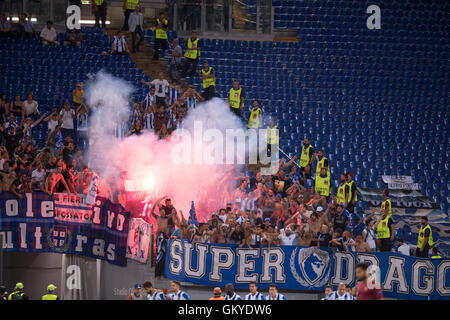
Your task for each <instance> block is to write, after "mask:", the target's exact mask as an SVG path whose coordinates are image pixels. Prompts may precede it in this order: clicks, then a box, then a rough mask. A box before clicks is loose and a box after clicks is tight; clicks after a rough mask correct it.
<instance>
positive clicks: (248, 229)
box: [239, 221, 254, 249]
mask: <svg viewBox="0 0 450 320" xmlns="http://www.w3.org/2000/svg"><path fill="white" fill-rule="evenodd" d="M242 228H243V230H244V239H242V242H241V244H240V245H239V248H242V247H243V246H245V245H247V246H248V247H249V248H250V249H251V248H252V247H251V246H250V242H251V241H252V233H253V231H254V230H253V228H252V226H251V224H250V222H248V221H245V222H244V223H243V226H242Z"/></svg>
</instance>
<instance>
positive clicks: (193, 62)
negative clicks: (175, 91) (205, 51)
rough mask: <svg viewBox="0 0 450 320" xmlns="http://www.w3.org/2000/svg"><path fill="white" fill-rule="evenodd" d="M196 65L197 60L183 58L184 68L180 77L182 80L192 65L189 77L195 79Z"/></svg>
mask: <svg viewBox="0 0 450 320" xmlns="http://www.w3.org/2000/svg"><path fill="white" fill-rule="evenodd" d="M197 64H198V58H197V59H189V58H185V60H184V68H183V72H182V73H181V77H182V78H184V77H186V74H187V71H188V69H189V66H191V65H192V70H191V74H190V77H195V73H196V72H197Z"/></svg>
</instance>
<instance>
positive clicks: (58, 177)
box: [45, 167, 71, 194]
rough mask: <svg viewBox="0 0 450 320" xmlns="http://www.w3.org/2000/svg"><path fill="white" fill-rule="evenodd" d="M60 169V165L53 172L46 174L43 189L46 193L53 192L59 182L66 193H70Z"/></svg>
mask: <svg viewBox="0 0 450 320" xmlns="http://www.w3.org/2000/svg"><path fill="white" fill-rule="evenodd" d="M61 171H62V167H57V168H56V170H55V172H51V173H50V174H49V175H48V177H47V180H46V182H45V191H46V192H47V193H48V194H53V192H54V191H55V187H56V185H57V184H58V183H59V182H61V183H62V184H63V186H64V188H65V189H66V192H67V194H71V192H70V188H69V185H68V184H67V182H66V179H64V176H63V175H62V173H61Z"/></svg>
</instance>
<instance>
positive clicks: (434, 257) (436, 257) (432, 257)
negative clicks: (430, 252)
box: [431, 256, 442, 259]
mask: <svg viewBox="0 0 450 320" xmlns="http://www.w3.org/2000/svg"><path fill="white" fill-rule="evenodd" d="M431 259H442V257H441V256H431Z"/></svg>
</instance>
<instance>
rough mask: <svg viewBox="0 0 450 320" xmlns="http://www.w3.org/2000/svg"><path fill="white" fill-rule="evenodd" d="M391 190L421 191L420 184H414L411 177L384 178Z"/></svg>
mask: <svg viewBox="0 0 450 320" xmlns="http://www.w3.org/2000/svg"><path fill="white" fill-rule="evenodd" d="M382 178H383V182H384V183H387V184H388V188H389V189H396V190H398V189H403V190H419V184H418V183H414V181H413V179H412V177H411V176H382Z"/></svg>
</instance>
